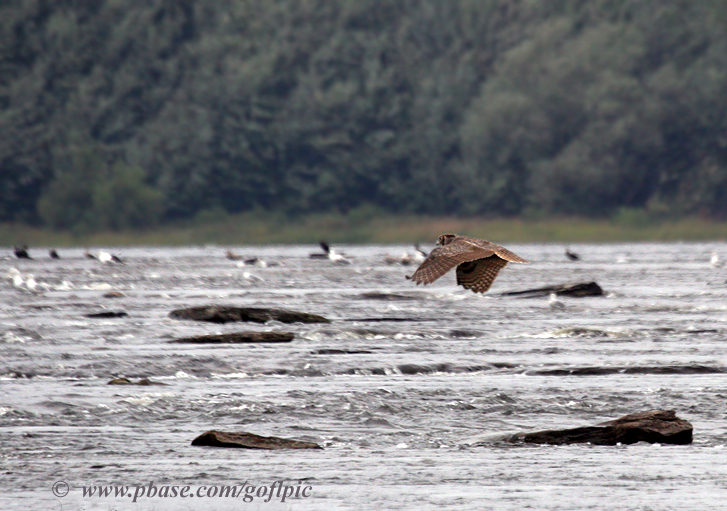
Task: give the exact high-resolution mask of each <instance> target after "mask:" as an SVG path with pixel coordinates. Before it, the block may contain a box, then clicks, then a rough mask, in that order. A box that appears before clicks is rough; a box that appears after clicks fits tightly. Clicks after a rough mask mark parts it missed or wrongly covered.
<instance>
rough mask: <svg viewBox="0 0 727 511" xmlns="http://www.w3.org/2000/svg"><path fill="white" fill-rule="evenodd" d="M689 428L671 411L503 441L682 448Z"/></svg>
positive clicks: (689, 434)
mask: <svg viewBox="0 0 727 511" xmlns="http://www.w3.org/2000/svg"><path fill="white" fill-rule="evenodd" d="M692 429H693V428H692V425H691V424H690V423H689V422H687V421H685V420H684V419H680V418H678V417H677V416H676V413H675V412H674V410H654V411H650V412H643V413H634V414H630V415H625V416H623V417H621V418H619V419H616V420H612V421H608V422H603V423H601V424H598V425H596V426H587V427H583V428H573V429H561V430H552V431H535V432H532V433H516V434H514V435H511V436H510V437H508V438H506V440H507V441H508V442H522V443H528V444H554V445H565V444H580V443H591V444H593V445H616V444H618V443H621V444H635V443H636V442H649V443H659V444H675V445H685V444H690V443H692Z"/></svg>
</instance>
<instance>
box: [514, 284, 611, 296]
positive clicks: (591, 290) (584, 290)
mask: <svg viewBox="0 0 727 511" xmlns="http://www.w3.org/2000/svg"><path fill="white" fill-rule="evenodd" d="M553 293H554V294H556V295H558V296H570V297H572V298H582V297H584V296H603V295H604V292H603V288H601V286H599V285H598V284H597V283H596V282H575V283H572V284H556V285H553V286H545V287H538V288H534V289H525V290H523V291H507V292H504V293H500V296H520V297H522V298H537V297H539V296H548V295H550V294H553Z"/></svg>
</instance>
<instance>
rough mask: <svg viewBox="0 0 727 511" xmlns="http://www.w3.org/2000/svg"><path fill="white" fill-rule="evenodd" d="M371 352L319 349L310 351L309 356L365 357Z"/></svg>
mask: <svg viewBox="0 0 727 511" xmlns="http://www.w3.org/2000/svg"><path fill="white" fill-rule="evenodd" d="M371 353H373V351H370V350H338V349H335V348H321V349H319V350H315V351H311V355H367V354H371Z"/></svg>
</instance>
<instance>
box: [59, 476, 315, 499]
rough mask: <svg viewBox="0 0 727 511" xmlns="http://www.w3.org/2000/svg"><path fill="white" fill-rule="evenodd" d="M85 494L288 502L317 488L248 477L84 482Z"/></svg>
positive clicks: (63, 490) (62, 490)
mask: <svg viewBox="0 0 727 511" xmlns="http://www.w3.org/2000/svg"><path fill="white" fill-rule="evenodd" d="M80 489H81V492H82V495H83V498H130V499H131V502H136V501H137V500H138V499H142V498H230V499H242V501H243V502H253V501H255V500H257V501H259V502H270V501H271V500H273V499H275V500H276V501H280V502H285V501H286V500H287V499H300V498H308V497H310V496H311V492H312V490H313V487H312V486H305V485H303V483H302V481H299V482H298V484H294V483H286V482H285V481H273V483H272V484H269V485H253V484H248V482H247V481H245V482H244V483H242V484H236V485H224V484H223V485H211V486H190V485H159V486H157V485H155V484H154V482H150V483H149V484H145V485H135V486H124V485H107V486H81V487H80ZM52 491H53V494H54V495H55V496H56V497H65V496H66V495H68V493H69V491H70V487H69V486H68V484H67V483H66V482H65V481H57V482H56V483H55V484H54V485H53V488H52Z"/></svg>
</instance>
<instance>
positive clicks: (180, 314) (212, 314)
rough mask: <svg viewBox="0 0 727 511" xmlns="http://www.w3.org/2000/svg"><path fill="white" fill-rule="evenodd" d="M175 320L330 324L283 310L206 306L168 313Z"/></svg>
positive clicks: (309, 316)
mask: <svg viewBox="0 0 727 511" xmlns="http://www.w3.org/2000/svg"><path fill="white" fill-rule="evenodd" d="M169 316H170V317H172V318H175V319H191V320H194V321H209V322H211V323H230V322H233V321H251V322H253V323H267V322H268V321H280V322H281V323H330V321H329V320H328V319H326V318H324V317H323V316H317V315H315V314H308V313H307V312H296V311H290V310H285V309H264V308H255V307H232V306H228V305H207V306H202V307H190V308H188V309H177V310H173V311H172V312H170V313H169Z"/></svg>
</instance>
